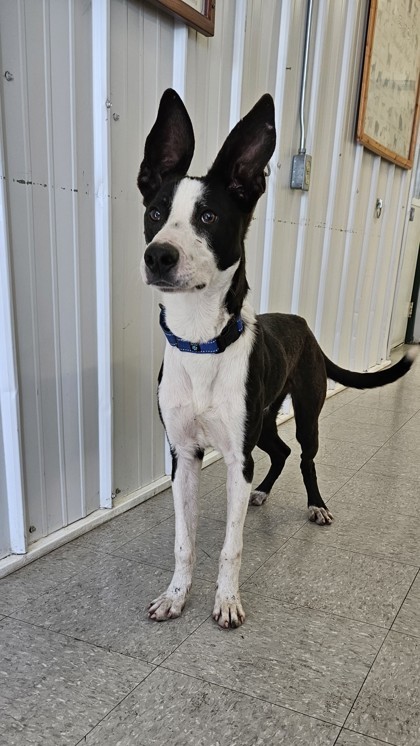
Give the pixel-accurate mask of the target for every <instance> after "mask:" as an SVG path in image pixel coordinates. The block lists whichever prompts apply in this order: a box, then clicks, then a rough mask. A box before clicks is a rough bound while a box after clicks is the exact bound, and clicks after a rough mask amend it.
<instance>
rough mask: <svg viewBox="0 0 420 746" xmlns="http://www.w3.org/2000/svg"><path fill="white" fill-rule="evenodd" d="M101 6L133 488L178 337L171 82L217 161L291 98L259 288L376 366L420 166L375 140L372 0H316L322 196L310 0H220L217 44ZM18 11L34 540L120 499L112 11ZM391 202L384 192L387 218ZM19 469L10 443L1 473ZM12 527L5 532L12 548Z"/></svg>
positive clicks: (12, 18)
mask: <svg viewBox="0 0 420 746" xmlns="http://www.w3.org/2000/svg"><path fill="white" fill-rule="evenodd" d="M101 5H102V6H103V8H105V9H107V8H109V25H108V26H107V27H106V26H105V33H107V31H106V29H107V28H108V33H109V37H108V38H107V39H106V38H105V39H103V40H102V41H103V42H105V44H106V43H108V45H109V46H108V50H109V55H108V59H107V61H106V65H107V71H106V74H105V72H104V79H106V78H107V76H108V65H109V93H108V98H109V102H110V108H109V109H108V110H106V109H105V102H103V107H104V109H103V117H106V123H107V124H106V126H107V128H108V133H109V137H110V151H109V152H110V158H109V163H108V165H109V171H108V174H107V176H108V177H110V182H109V183H110V185H111V187H110V195H109V203H108V204H109V206H110V224H111V241H110V246H109V247H108V246H106V245H105V246H104V248H103V251H104V257H105V258H106V252H107V249H108V248H109V250H110V251H111V252H112V255H111V259H112V272H111V275H112V286H111V296H112V330H111V331H112V379H113V407H112V410H113V441H112V442H113V464H112V466H113V488H114V490H115V489H118V490H121V493H122V494H123V495H124V494H132V493H133V492H136V491H137V492H139V490H140V491H141V489H142V488H143V487H144V486H146V485H150V484H152V485H153V484H154V483H155V481H156V480H158V479H159V478H160V477H162V475H163V472H164V438H163V433H162V428H161V425H160V422H159V420H158V415H157V409H156V404H155V388H156V377H157V372H158V368H159V365H160V358H161V352H162V348H163V340H162V338H161V335H160V333H159V330H158V325H157V303H158V297H157V296H155V295H154V294H153V293H151V292H150V290H149V289H146V288H144V287H143V286H142V284H141V281H140V277H139V271H138V265H139V258H140V254H141V251H142V249H143V238H142V208H141V203H140V199H139V195H138V192H137V189H136V185H135V181H136V175H137V169H138V166H139V162H140V160H141V155H142V149H143V144H144V140H145V137H146V135H147V133H148V131H149V129H150V127H151V125H152V123H153V121H154V118H155V115H156V111H157V105H158V101H159V98H160V95H161V93H162V92H163V90H164V89H165V88H166V87H168V86H171V85H172V86H174V87H176V88H178V90H179V91H180V92H181V93H182V94H184V98H185V102H186V105H187V108H188V110H189V112H190V114H191V117H192V120H193V123H194V126H195V132H196V140H197V145H196V153H195V156H194V160H193V164H192V169H191V172H192V173H197V174H200V173H202V172H204V171H205V170H206V168H207V167H208V166H209V164H210V163H211V162H212V160H213V158H214V156H215V155H216V152H217V149H218V147H219V146H220V144H221V142H222V141H223V139H224V137H225V136H226V134H227V132H228V131H229V128H230V126H231V125H232V124H233V123H234V122H235V121H236V120H237V118H239V116H240V115H242V114H243V113H245V112H246V111H247V110H248V109H249V108H250V107H251V106H252V105H253V103H254V102H255V101H256V99H257V98H258V97H259V96H260V95H261V94H262V93H264V92H265V91H267V90H268V91H270V92H271V93H272V94H273V96H274V97H275V101H276V105H277V128H278V145H277V149H276V153H275V156H274V157H273V159H272V163H271V167H272V174H271V176H270V178H269V180H268V189H267V193H266V195H264V197H263V199H262V200H261V202H260V204H259V206H258V208H257V211H256V214H255V217H254V220H253V221H252V225H251V229H250V233H249V237H248V273H249V280H250V284H251V287H252V298H253V301H254V304H255V305H256V307H257V308H260V309H262V310H280V311H290V310H291V311H293V312H296V313H300V314H302V315H304V316H305V317H306V318H307V320H308V321H309V323H310V325H311V326H312V328H313V329H314V331H315V332H316V335H317V337H318V339H319V340H320V342H321V344H322V345H323V347H324V349H325V351H326V352H327V354H329V355H332V356H333V357H334V359H336V360H337V361H338V362H339V363H340V364H342V365H351V366H352V367H355V368H359V369H366V368H369V367H371V366H373V365H376V364H378V363H380V362H381V361H382V360H383V359H384V358H385V357H386V355H387V352H388V350H387V345H388V334H389V326H390V316H391V311H392V308H391V302H390V299H391V298H392V297H393V294H394V290H395V284H396V278H397V272H398V262H399V257H400V251H401V240H402V236H403V228H404V223H405V220H406V212H407V209H406V208H407V200H408V195H409V186H410V176H411V172H406V171H403V170H402V169H400V168H396V167H395V166H393V165H392V164H390V163H387V162H386V161H383V160H381V158H380V157H379V156H374V155H372V154H370V153H369V152H368V151H365V150H364V149H363V148H362V147H361V146H359V145H356V143H355V139H354V130H355V119H356V114H357V106H358V101H357V99H358V90H359V80H360V75H361V64H362V56H363V45H364V35H365V28H366V20H367V2H366V1H365V0H358V1H357V2H353V1H352V0H336V2H334V3H330V2H328V0H318V2H315V3H314V6H315V7H314V18H313V30H312V38H311V49H310V73H309V89H308V95H307V120H308V132H307V150H308V152H309V153H311V154H312V156H313V169H312V183H311V188H310V191H309V192H308V193H302V192H296V191H292V190H290V188H289V178H290V166H291V157H292V155H293V153H294V152H297V148H298V144H299V128H298V100H299V88H300V75H301V62H302V52H303V37H304V25H305V13H306V2H305V0H283V2H278V0H236V1H235V0H231V1H229V2H222V1H220V2H219V3H218V5H217V14H216V34H215V37H214V38H211V39H207V38H205V37H204V36H202V35H200V34H198V33H197V32H195V31H193V30H192V29H187V28H186V27H185V26H183V24H181V23H180V22H177V21H175V20H174V19H173V18H172V17H171V16H169V15H166V14H164V13H161V12H159V11H157V10H156V9H155V8H154V6H152V5H150V4H149V3H147V2H146V1H144V2H142V1H141V0H109V5H108V4H107V0H103V3H102V4H101V3H98V2H96V8H98V7H99V9H100V12H101ZM0 13H1V18H0V21H1V24H0V25H1V31H0V45H1V49H0V54H1V62H2V68H1V69H2V75H4V72H5V70H10V71H12V73H13V75H14V79H13V81H10V82H7V81H6V80H5V78H4V77H2V91H1V109H2V119H3V149H4V154H5V155H4V157H5V173H4V176H5V186H6V208H7V216H8V222H9V253H10V260H11V265H12V279H13V283H12V288H13V298H14V323H15V334H16V340H17V361H18V374H19V395H20V408H21V423H22V433H21V442H22V453H23V467H24V469H23V472H24V491H25V501H26V528H27V530H28V529H29V526H34V527H35V528H36V531H35V532H33V533H31V534H27V538H28V539H29V541H30V542H31V541H33V540H36V539H38V538H39V536H45V535H48V534H50V533H51V532H52V531H54V530H55V529H57V528H60V527H62V526H65V525H66V524H68V523H71V522H72V521H77V519H79V518H81V517H82V516H84V515H87V514H88V513H91V512H92V511H95V509H96V508H98V507H99V504H100V502H99V495H98V493H99V469H100V463H99V461H100V449H99V446H98V443H99V435H98V403H97V398H98V397H97V391H98V375H97V373H98V363H97V346H96V339H97V334H96V323H97V312H96V288H97V284H96V283H97V277H96V275H95V238H94V227H95V205H94V202H95V195H94V194H93V193H92V184H93V183H94V181H93V178H94V176H93V171H94V166H93V139H94V133H93V124H92V123H93V111H92V88H93V87H92V55H95V54H96V51H95V45H93V47H92V41H91V39H92V23H93V24H95V22H96V21H95V3H94V6H93V9H92V3H91V2H90V1H89V0H2V3H1V5H0ZM92 19H93V20H92ZM105 48H106V47H105ZM104 121H105V120H104ZM104 158H105V161H104V162H105V163H106V162H107V161H106V158H107V154H106V152H105V155H104ZM44 185H45V186H44ZM105 196H106V195H105ZM377 197H382V199H383V200H384V210H383V213H382V217H381V218H380V219H377V218H376V217H375V210H374V207H375V203H376V199H377ZM96 220H97V217H96ZM97 264H98V256H97V263H96V269H97ZM100 323H101V322H100ZM100 328H101V327H100ZM102 458H103V456H102ZM3 468H4V466H2V460H1V458H0V485H3V484H4V480H3V479H2V476H3V474H2V469H3ZM161 483H162V484H163V482H162V480H161ZM0 489H1V486H0ZM4 502H5V501H4ZM3 504H4V503H3ZM102 504H103V503H102ZM0 522H1V514H0ZM7 540H8V536H7V532H6V531H4V535H3V536H2V533H1V529H0V549H1V547H2V545H3V546H4V547H6V544H7ZM2 542H3V544H2ZM4 551H6V550H5V549H3V552H4Z"/></svg>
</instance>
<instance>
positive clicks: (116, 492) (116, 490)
mask: <svg viewBox="0 0 420 746" xmlns="http://www.w3.org/2000/svg"><path fill="white" fill-rule="evenodd" d="M120 492H121V490H120V489H119V488H118V487H116V488H115V492H113V493H112V495H111V498H112V500H115V498H116V497H117V495H119V494H120Z"/></svg>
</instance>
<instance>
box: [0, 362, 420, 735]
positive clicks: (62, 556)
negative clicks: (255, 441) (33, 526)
mask: <svg viewBox="0 0 420 746" xmlns="http://www.w3.org/2000/svg"><path fill="white" fill-rule="evenodd" d="M419 392H420V364H419V363H418V364H417V367H416V368H415V369H414V370H413V371H411V372H410V374H409V375H408V376H407V377H406V378H405V379H403V380H401V381H399V382H398V383H396V384H393V385H391V386H388V387H387V388H386V389H377V390H373V391H370V392H356V391H345V392H343V393H340V394H338V395H337V396H334V397H333V398H332V399H329V400H328V401H327V403H326V405H325V407H324V410H323V413H322V420H321V424H320V432H321V447H320V451H319V456H318V459H317V464H318V474H319V482H320V486H321V491H322V492H323V494H324V497H326V499H327V501H328V504H329V506H330V508H331V510H332V512H333V513H334V516H335V521H334V524H333V525H332V526H330V527H320V526H316V525H313V524H309V523H308V522H307V520H306V512H305V497H304V491H303V485H302V481H301V477H300V472H299V455H298V448H297V444H296V442H295V441H294V423H293V421H290V422H288V423H286V424H285V425H283V426H282V427H281V435H282V437H283V438H285V439H286V440H288V441H289V442H290V443H291V444H292V448H293V452H292V456H291V457H290V459H289V461H288V463H287V466H286V468H285V471H284V474H283V475H282V477H281V479H280V480H279V482H278V484H277V485H276V489H275V491H274V493H273V494H272V495H271V498H270V500H269V502H268V503H267V504H266V505H264V506H262V507H260V508H257V507H250V509H249V512H248V516H247V520H246V529H245V552H244V560H243V566H242V576H241V579H242V599H243V602H244V605H245V608H246V612H247V620H246V623H245V625H244V626H243V627H241V628H240V629H237V630H230V631H221V630H220V629H219V628H218V627H217V625H216V624H215V623H214V622H213V621H212V619H211V616H210V615H211V610H212V602H213V595H214V583H215V579H216V574H217V558H218V553H219V551H220V547H221V544H222V541H223V533H224V524H223V520H224V513H225V492H224V476H225V469H224V466H223V464H222V463H221V462H218V463H216V464H214V465H212V466H211V467H209V468H208V469H206V471H205V473H204V474H203V476H204V480H203V486H202V490H201V492H202V494H201V497H200V500H201V523H200V530H199V536H198V561H197V569H196V579H195V584H194V588H193V592H192V594H191V598H190V600H189V602H188V604H187V607H186V609H185V612H184V615H183V616H182V617H181V618H180V619H177V620H173V621H171V622H165V623H162V624H157V623H154V622H150V621H148V619H147V617H146V613H145V608H146V605H147V602H148V601H149V600H150V599H152V598H153V597H154V596H155V595H156V594H158V593H159V592H160V591H161V590H162V589H163V588H164V587H165V586H166V584H167V582H168V580H169V578H170V576H171V568H172V561H173V560H172V545H173V530H174V529H173V523H174V519H173V511H172V504H171V496H170V492H169V491H168V492H166V493H163V494H162V495H159V496H158V497H156V498H153V499H152V500H150V501H149V502H146V503H144V504H143V505H140V506H139V507H137V508H135V509H134V510H131V511H130V512H128V513H126V514H124V515H123V516H121V517H119V518H117V519H115V520H114V521H112V522H110V523H108V524H106V525H104V526H102V527H100V528H98V529H96V530H95V531H93V532H91V533H90V534H87V535H85V536H84V537H82V538H80V539H77V540H75V541H73V542H72V543H70V544H67V545H66V546H65V547H62V548H61V549H58V550H56V551H55V552H53V553H51V554H50V555H48V556H46V557H44V558H42V559H40V560H38V561H36V562H34V563H33V564H32V565H30V566H28V567H27V568H24V569H22V570H20V571H18V572H16V573H14V574H13V575H10V576H9V577H7V578H5V579H3V580H2V581H0V743H1V744H2V746H3V745H4V746H29V745H31V746H33V745H34V744H39V745H40V746H61V744H63V745H64V744H66V745H67V744H68V745H69V746H75V745H76V744H87V745H88V746H151V745H152V744H162V743H168V744H171V746H174V745H175V744H176V745H178V746H189V745H190V744H191V745H194V746H196V745H199V746H217V745H220V746H233V745H234V744H238V745H239V744H240V746H254V745H258V746H259V745H263V744H270V745H271V744H283V745H285V746H332V745H333V744H337V746H375V745H376V746H379V744H383V743H388V744H393V745H394V746H419V744H420V573H419V568H420V517H419V516H420V488H419V476H418V475H419V468H420V467H419V464H420V438H419V435H420V396H419ZM256 458H257V459H258V461H257V463H256V479H257V480H258V478H259V476H260V475H261V474H262V473H263V472H264V469H265V467H266V458H265V457H263V456H262V454H261V452H257V454H256Z"/></svg>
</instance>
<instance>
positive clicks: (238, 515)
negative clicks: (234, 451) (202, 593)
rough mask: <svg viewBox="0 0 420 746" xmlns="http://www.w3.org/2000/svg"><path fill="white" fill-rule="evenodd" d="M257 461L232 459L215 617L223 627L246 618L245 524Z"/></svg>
mask: <svg viewBox="0 0 420 746" xmlns="http://www.w3.org/2000/svg"><path fill="white" fill-rule="evenodd" d="M253 471H254V461H253V459H252V456H251V455H249V456H247V457H246V458H245V463H244V462H243V460H242V459H235V460H234V461H232V462H231V463H228V472H227V520H226V535H225V541H224V544H223V548H222V551H221V554H220V560H219V575H218V578H217V591H216V599H215V604H214V609H213V619H215V620H216V621H217V623H218V624H219V626H220V627H225V628H227V627H239V626H240V625H241V624H242V623H243V622H244V621H245V613H244V610H243V608H242V604H241V598H240V595H239V571H240V569H241V560H242V546H243V528H244V523H245V518H246V513H247V508H248V500H249V493H250V491H251V482H252V475H253Z"/></svg>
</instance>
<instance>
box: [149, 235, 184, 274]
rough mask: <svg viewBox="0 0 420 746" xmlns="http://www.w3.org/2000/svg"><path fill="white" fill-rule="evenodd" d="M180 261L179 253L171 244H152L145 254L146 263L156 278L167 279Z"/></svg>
mask: <svg viewBox="0 0 420 746" xmlns="http://www.w3.org/2000/svg"><path fill="white" fill-rule="evenodd" d="M178 260H179V251H178V249H176V248H175V247H174V246H171V244H170V243H151V244H149V246H148V247H147V249H146V251H145V252H144V263H145V265H146V267H147V269H148V270H149V272H150V273H151V274H153V275H154V276H156V277H165V275H167V274H168V273H169V271H170V270H171V269H173V268H174V267H175V265H176V264H177V263H178Z"/></svg>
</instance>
